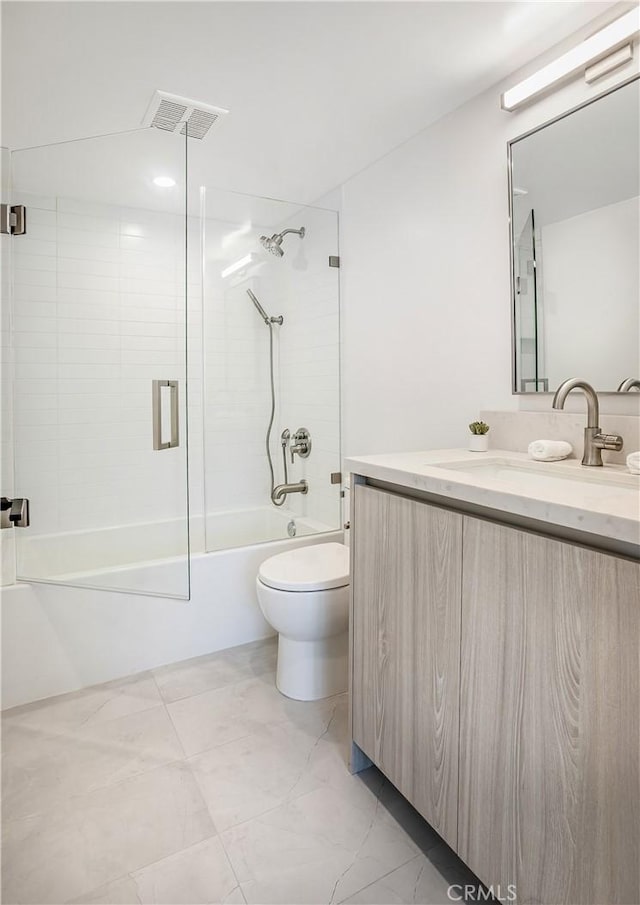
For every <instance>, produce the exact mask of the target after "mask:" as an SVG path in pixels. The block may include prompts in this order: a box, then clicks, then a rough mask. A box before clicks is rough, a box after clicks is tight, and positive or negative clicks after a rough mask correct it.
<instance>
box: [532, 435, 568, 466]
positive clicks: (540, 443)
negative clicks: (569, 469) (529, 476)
mask: <svg viewBox="0 0 640 905" xmlns="http://www.w3.org/2000/svg"><path fill="white" fill-rule="evenodd" d="M572 452H573V446H572V445H571V444H570V443H567V441H566V440H534V441H533V443H530V444H529V455H530V456H531V458H532V459H536V460H537V461H538V462H558V461H560V459H566V458H567V456H570V455H571V453H572Z"/></svg>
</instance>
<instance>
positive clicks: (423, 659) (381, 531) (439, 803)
mask: <svg viewBox="0 0 640 905" xmlns="http://www.w3.org/2000/svg"><path fill="white" fill-rule="evenodd" d="M354 521H355V524H357V525H358V526H362V530H358V531H357V537H356V541H355V543H354V548H353V565H352V570H353V575H354V581H353V604H352V606H353V610H352V617H353V619H352V638H353V648H352V724H353V739H354V741H355V742H356V744H357V745H358V746H359V747H360V748H361V749H362V750H363V751H364V752H365V753H366V754H367V755H368V756H369V757H370V758H371V759H372V760H373V761H374V763H375V764H377V766H378V767H380V769H381V770H382V772H383V773H384V774H385V775H386V776H388V777H389V779H390V780H391V782H392V783H393V784H394V785H395V786H396V788H398V789H399V790H400V791H401V792H402V794H403V795H404V796H405V797H406V798H408V799H409V801H411V802H412V804H413V805H414V807H415V808H416V809H417V810H418V811H419V812H420V813H421V814H422V815H423V817H425V819H426V820H427V821H428V822H429V823H430V824H431V825H432V826H433V827H434V828H435V829H436V830H437V831H438V832H439V833H440V835H441V836H442V837H443V838H444V839H445V840H446V841H447V842H448V843H449V844H450V845H452V846H454V847H455V843H456V839H457V822H458V699H459V677H460V594H461V579H462V574H461V568H460V566H461V552H462V516H461V515H459V514H458V513H453V512H447V511H446V510H444V509H437V508H435V507H433V506H425V505H424V504H422V503H420V502H416V501H415V500H409V499H406V498H403V497H399V496H395V495H394V494H391V493H387V492H385V491H383V490H377V489H375V488H372V487H367V486H365V485H358V487H357V489H356V494H355V513H354Z"/></svg>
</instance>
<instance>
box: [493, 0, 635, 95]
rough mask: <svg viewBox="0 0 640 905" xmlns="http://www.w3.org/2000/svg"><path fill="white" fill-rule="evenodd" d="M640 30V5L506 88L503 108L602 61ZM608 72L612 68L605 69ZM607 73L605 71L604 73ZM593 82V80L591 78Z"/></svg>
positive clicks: (545, 89) (629, 57)
mask: <svg viewBox="0 0 640 905" xmlns="http://www.w3.org/2000/svg"><path fill="white" fill-rule="evenodd" d="M639 31H640V8H638V7H636V8H635V9H632V10H630V12H628V13H625V15H624V16H620V18H619V19H616V20H615V21H614V22H611V23H610V24H609V25H607V26H605V27H604V28H602V29H601V30H600V31H597V32H596V33H595V34H594V35H591V37H590V38H587V39H586V40H585V41H583V42H582V44H578V46H577V47H574V48H572V49H571V50H569V51H567V53H564V54H563V55H562V56H561V57H558V59H557V60H554V61H553V63H549V64H548V66H543V67H542V69H539V70H538V71H537V72H535V73H534V74H533V75H531V76H529V78H526V79H524V80H523V81H522V82H518V84H517V85H514V86H513V88H509V89H508V91H505V92H504V94H503V95H502V96H501V98H500V105H501V107H502V109H503V110H508V111H511V110H515V109H516V108H517V107H520V106H521V105H522V104H524V103H526V102H527V101H529V100H531V98H533V97H535V96H536V95H538V94H541V93H542V92H543V91H547V90H548V89H549V88H551V87H552V86H553V85H555V84H556V83H557V82H560V81H561V80H562V79H565V78H566V77H567V76H570V75H572V74H573V73H574V72H577V70H578V69H583V68H584V67H586V66H587V65H588V64H589V63H593V62H597V61H599V60H602V58H603V57H604V56H606V55H607V54H608V53H609V52H610V51H613V50H616V49H617V48H620V45H621V44H624V43H625V42H628V41H629V40H630V39H631V38H633V37H634V36H635V35H636V34H637V33H638V32H639ZM627 59H631V55H630V54H628V55H626V56H624V58H622V59H621V60H619V61H618V62H617V63H616V64H615V65H616V66H619V65H621V63H623V62H626V60H627ZM605 71H608V70H605ZM601 75H604V72H602V73H601ZM591 80H592V81H593V79H591Z"/></svg>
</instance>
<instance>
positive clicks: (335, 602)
mask: <svg viewBox="0 0 640 905" xmlns="http://www.w3.org/2000/svg"><path fill="white" fill-rule="evenodd" d="M256 586H257V591H258V602H259V603H260V609H261V610H262V614H263V616H264V618H265V619H266V620H267V622H268V623H269V624H270V625H271V626H273V628H274V629H275V630H276V631H277V632H278V668H277V675H276V686H277V687H278V689H279V691H281V692H282V694H284V695H286V696H287V697H288V698H295V699H296V700H298V701H316V700H318V699H319V698H327V697H329V696H330V695H334V694H340V693H342V692H343V691H346V690H347V648H348V627H349V549H348V547H345V546H344V544H335V543H330V544H314V545H313V546H309V547H298V548H296V549H295V550H289V551H288V552H287V553H279V554H278V555H277V556H271V557H269V559H265V561H264V562H263V563H262V565H261V566H260V568H259V570H258V577H257V579H256Z"/></svg>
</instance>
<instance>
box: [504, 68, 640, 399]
mask: <svg viewBox="0 0 640 905" xmlns="http://www.w3.org/2000/svg"><path fill="white" fill-rule="evenodd" d="M509 172H510V187H509V189H510V199H511V243H512V249H511V251H512V254H511V260H512V269H511V278H512V291H513V391H514V393H540V392H550V391H553V390H555V389H556V387H557V386H558V385H559V384H560V383H561V382H562V381H563V380H565V379H566V378H567V377H584V378H585V379H586V380H588V381H589V382H590V383H591V384H592V385H593V386H595V387H596V389H598V390H599V391H601V392H603V391H604V392H607V391H615V390H616V389H617V387H618V385H619V384H620V382H621V381H622V380H623V379H624V378H625V377H640V279H639V274H640V261H639V248H640V236H639V229H638V225H639V222H640V198H639V197H638V195H639V192H640V188H639V184H640V81H638V79H637V78H636V79H634V80H633V81H631V82H629V83H627V84H625V85H622V86H621V87H619V88H616V89H614V90H612V91H610V92H608V93H607V94H605V95H603V96H600V97H599V98H597V99H595V100H593V101H590V102H589V103H588V104H585V105H583V106H582V107H579V108H578V109H577V110H574V111H572V112H571V113H568V114H565V115H563V116H562V117H560V118H558V119H556V120H554V121H553V122H551V123H549V124H547V125H545V126H543V127H541V128H539V129H536V130H535V131H533V132H530V133H527V134H526V135H523V136H521V137H520V138H517V139H515V140H514V141H512V142H510V144H509Z"/></svg>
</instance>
